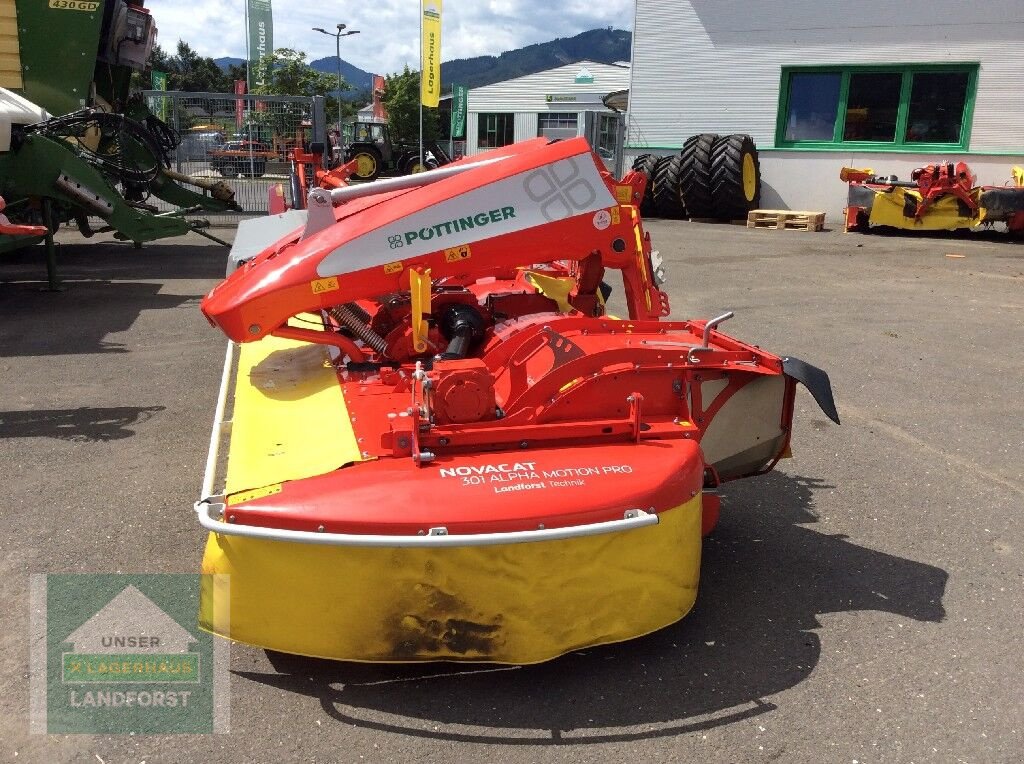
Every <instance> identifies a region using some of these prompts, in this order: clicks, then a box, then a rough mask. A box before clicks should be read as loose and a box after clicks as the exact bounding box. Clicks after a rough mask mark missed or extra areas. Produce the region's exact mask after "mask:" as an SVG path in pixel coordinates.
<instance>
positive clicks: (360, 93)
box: [213, 56, 373, 101]
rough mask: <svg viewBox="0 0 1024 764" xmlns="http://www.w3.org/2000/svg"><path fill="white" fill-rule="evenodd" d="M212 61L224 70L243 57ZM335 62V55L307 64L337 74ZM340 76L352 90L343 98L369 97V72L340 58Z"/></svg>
mask: <svg viewBox="0 0 1024 764" xmlns="http://www.w3.org/2000/svg"><path fill="white" fill-rule="evenodd" d="M213 62H214V63H215V64H217V66H219V67H220V68H221V69H223V70H224V71H225V72H226V71H227V70H228V67H231V66H241V65H242V64H244V63H245V59H244V58H235V57H234V56H223V57H222V58H215V59H213ZM337 62H338V58H337V57H336V56H329V57H327V58H318V59H316V60H315V61H310V62H309V65H310V66H311V67H313V68H314V69H316V70H317V71H318V72H324V73H326V74H337V73H338V63H337ZM341 76H342V77H343V78H344V79H345V82H347V83H348V84H349V85H351V86H352V90H346V91H345V100H347V101H351V100H354V99H356V98H369V93H370V87H371V84H370V77H372V76H373V75H371V74H370V73H369V72H364V71H363V70H362V69H360V68H359V67H358V66H353V65H352V64H350V63H349V62H348V61H346V60H345V59H341Z"/></svg>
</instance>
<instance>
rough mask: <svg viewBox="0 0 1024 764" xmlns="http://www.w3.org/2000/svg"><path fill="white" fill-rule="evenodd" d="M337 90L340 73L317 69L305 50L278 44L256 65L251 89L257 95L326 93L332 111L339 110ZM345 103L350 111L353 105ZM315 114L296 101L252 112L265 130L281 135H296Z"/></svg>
mask: <svg viewBox="0 0 1024 764" xmlns="http://www.w3.org/2000/svg"><path fill="white" fill-rule="evenodd" d="M349 89H351V85H349V84H348V83H346V82H342V83H341V90H349ZM337 90H338V77H337V75H334V74H325V73H324V72H319V71H317V70H316V69H314V68H313V67H311V66H310V65H309V64H308V63H306V54H305V53H304V52H302V51H297V50H292V49H291V48H278V49H277V50H275V51H274V52H273V53H271V54H269V55H266V56H263V57H262V58H260V60H259V62H258V63H256V64H254V65H253V67H252V88H251V89H250V91H249V92H251V93H254V94H256V95H293V96H306V97H309V96H316V95H323V96H326V101H325V107H326V109H327V114H328V115H331V114H337V113H338V101H337V100H336V98H335V97H334V96H332V95H330V93H332V92H333V91H337ZM345 107H347V111H348V112H349V113H350V112H351V108H352V107H351V105H349V104H345V103H344V102H343V111H346V108H345ZM311 117H312V115H311V114H309V113H308V111H307V110H306V109H305V108H304V107H303V106H302V105H300V104H294V103H281V104H276V103H275V104H268V106H267V108H266V109H257V110H256V111H255V112H252V113H250V119H251V120H252V123H253V124H254V125H257V126H258V127H259V128H262V129H261V130H260V132H261V134H265V133H267V132H269V133H272V134H274V135H281V136H290V135H294V134H295V132H296V130H297V129H298V127H299V125H301V124H302V122H303V121H306V120H309V119H311ZM329 119H330V117H328V120H329Z"/></svg>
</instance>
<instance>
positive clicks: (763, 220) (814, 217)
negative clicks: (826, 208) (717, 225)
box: [747, 210, 825, 231]
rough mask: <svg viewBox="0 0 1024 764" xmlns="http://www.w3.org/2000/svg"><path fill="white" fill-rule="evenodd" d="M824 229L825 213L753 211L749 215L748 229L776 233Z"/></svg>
mask: <svg viewBox="0 0 1024 764" xmlns="http://www.w3.org/2000/svg"><path fill="white" fill-rule="evenodd" d="M824 227H825V213H824V212H806V211H803V210H751V211H750V212H749V213H748V214H747V228H770V229H772V230H775V231H786V230H789V231H820V230H821V229H822V228H824Z"/></svg>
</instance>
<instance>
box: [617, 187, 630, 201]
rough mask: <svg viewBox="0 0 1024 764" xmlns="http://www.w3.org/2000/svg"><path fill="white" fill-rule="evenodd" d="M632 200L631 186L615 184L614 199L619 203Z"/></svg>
mask: <svg viewBox="0 0 1024 764" xmlns="http://www.w3.org/2000/svg"><path fill="white" fill-rule="evenodd" d="M632 200H633V187H632V186H616V187H615V201H617V202H618V203H619V204H629V203H630V202H631V201H632Z"/></svg>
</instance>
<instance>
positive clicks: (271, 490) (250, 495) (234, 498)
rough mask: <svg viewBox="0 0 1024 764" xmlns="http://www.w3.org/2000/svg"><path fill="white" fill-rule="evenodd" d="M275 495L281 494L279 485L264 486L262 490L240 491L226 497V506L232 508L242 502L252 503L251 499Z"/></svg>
mask: <svg viewBox="0 0 1024 764" xmlns="http://www.w3.org/2000/svg"><path fill="white" fill-rule="evenodd" d="M276 493H281V484H280V483H274V485H265V486H263V487H262V488H253V489H252V490H251V491H240V492H239V493H233V494H231V495H230V496H228V506H229V507H232V506H234V505H235V504H241V503H242V502H244V501H252V500H253V499H262V498H263V497H264V496H273V495H274V494H276Z"/></svg>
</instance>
